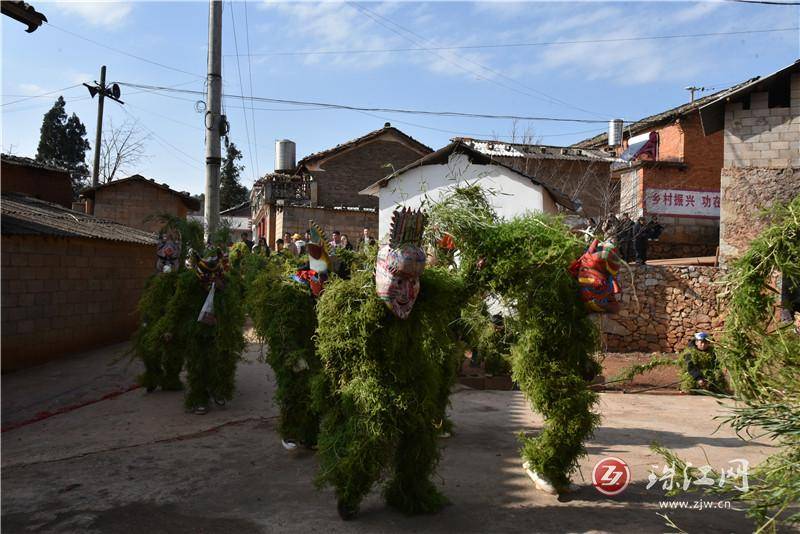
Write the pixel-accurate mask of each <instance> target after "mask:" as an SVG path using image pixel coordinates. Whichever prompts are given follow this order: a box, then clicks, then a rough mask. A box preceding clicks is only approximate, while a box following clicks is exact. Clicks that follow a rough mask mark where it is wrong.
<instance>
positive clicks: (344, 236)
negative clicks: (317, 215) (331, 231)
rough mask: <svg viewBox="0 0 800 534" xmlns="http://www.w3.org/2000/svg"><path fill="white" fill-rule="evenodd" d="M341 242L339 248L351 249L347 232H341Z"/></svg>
mask: <svg viewBox="0 0 800 534" xmlns="http://www.w3.org/2000/svg"><path fill="white" fill-rule="evenodd" d="M341 243H342V246H341V247H340V248H343V249H345V250H353V245H352V244H351V243H350V238H349V237H347V234H342V241H341Z"/></svg>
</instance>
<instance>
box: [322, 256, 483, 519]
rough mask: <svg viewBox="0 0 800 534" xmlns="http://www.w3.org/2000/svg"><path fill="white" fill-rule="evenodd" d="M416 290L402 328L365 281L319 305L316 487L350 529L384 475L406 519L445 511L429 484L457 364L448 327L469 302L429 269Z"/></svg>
mask: <svg viewBox="0 0 800 534" xmlns="http://www.w3.org/2000/svg"><path fill="white" fill-rule="evenodd" d="M420 282H421V291H420V294H419V297H418V298H417V300H416V303H415V304H414V306H413V309H412V310H411V312H410V314H409V316H408V317H407V318H406V319H404V320H403V319H399V318H397V317H396V316H394V315H393V314H392V313H391V311H390V310H389V309H388V308H387V306H386V305H385V303H384V302H383V301H382V300H381V299H380V298H379V297H378V296H377V295H376V290H375V281H374V279H373V274H372V273H371V272H367V271H361V272H358V273H357V274H355V275H354V276H353V278H352V279H350V280H338V281H335V282H333V283H332V284H331V285H330V286H328V287H327V289H326V290H325V292H324V293H323V294H322V297H321V298H320V300H319V303H318V305H317V309H318V317H319V326H318V329H317V340H318V351H319V356H320V359H321V360H322V365H323V369H324V377H325V389H324V390H321V391H320V392H319V393H318V395H319V396H318V398H317V402H318V404H319V405H320V406H321V407H325V411H324V415H323V420H322V429H321V432H320V439H319V455H320V472H319V475H318V478H317V480H318V483H319V484H322V485H324V484H330V485H332V486H333V487H334V488H335V489H336V495H337V497H338V499H339V512H340V515H342V517H343V518H345V519H349V518H351V517H352V516H353V515H355V513H356V511H357V508H358V504H359V503H360V502H361V499H362V498H363V497H364V496H365V495H366V494H367V493H368V492H369V490H370V488H371V487H372V485H373V484H374V483H375V482H377V481H378V480H379V479H380V478H381V477H382V476H383V475H384V474H388V475H389V476H390V478H389V481H388V483H387V485H386V487H385V491H384V495H385V498H386V501H387V503H388V504H390V505H391V506H394V507H395V508H397V509H399V510H401V511H402V512H404V513H408V514H414V513H426V512H433V511H436V510H438V509H439V508H440V507H441V506H442V505H443V504H444V503H445V502H446V499H445V497H444V496H443V495H442V494H441V493H440V492H439V491H438V490H437V489H436V487H435V486H434V484H433V482H432V481H431V480H430V478H431V475H432V474H433V471H434V469H435V467H436V465H437V463H438V461H439V450H438V447H437V443H436V439H437V436H438V434H439V432H440V429H441V426H442V424H443V422H444V419H445V410H446V407H447V402H448V396H449V393H450V386H451V385H452V384H453V381H454V378H455V367H456V365H457V361H458V353H457V349H456V343H455V339H454V336H453V335H452V331H451V321H452V320H453V319H454V318H457V317H458V315H459V313H460V309H461V307H462V305H463V304H464V302H465V297H466V296H467V292H466V291H465V286H464V284H463V283H462V282H461V280H460V278H459V277H457V276H455V275H453V274H452V273H449V272H447V271H445V270H442V269H427V270H426V271H425V272H424V274H423V275H422V277H421V280H420Z"/></svg>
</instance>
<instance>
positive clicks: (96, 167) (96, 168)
mask: <svg viewBox="0 0 800 534" xmlns="http://www.w3.org/2000/svg"><path fill="white" fill-rule="evenodd" d="M99 89H100V91H99V94H100V96H99V97H98V98H97V130H96V131H95V133H94V163H93V164H92V187H97V185H98V184H99V183H100V178H99V176H100V140H101V138H102V135H103V102H104V101H105V99H106V66H105V65H103V66H102V67H100V87H99ZM90 92H91V90H90ZM92 96H94V95H92Z"/></svg>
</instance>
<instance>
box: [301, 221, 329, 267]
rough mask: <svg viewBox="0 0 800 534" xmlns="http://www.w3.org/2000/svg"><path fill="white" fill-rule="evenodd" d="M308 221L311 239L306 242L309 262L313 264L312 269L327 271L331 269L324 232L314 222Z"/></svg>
mask: <svg viewBox="0 0 800 534" xmlns="http://www.w3.org/2000/svg"><path fill="white" fill-rule="evenodd" d="M310 223H311V228H310V229H309V232H310V233H311V241H309V242H308V243H306V250H307V251H308V261H309V264H313V265H312V269H314V270H315V271H317V272H325V273H327V272H328V271H329V270H330V269H331V258H330V253H329V251H328V240H327V239H325V232H323V231H322V228H320V227H319V225H318V224H317V223H316V222H314V221H310ZM323 265H324V267H323Z"/></svg>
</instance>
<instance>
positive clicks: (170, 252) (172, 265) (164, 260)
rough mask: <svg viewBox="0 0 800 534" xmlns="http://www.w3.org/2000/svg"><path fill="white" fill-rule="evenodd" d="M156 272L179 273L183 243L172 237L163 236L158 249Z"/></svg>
mask: <svg viewBox="0 0 800 534" xmlns="http://www.w3.org/2000/svg"><path fill="white" fill-rule="evenodd" d="M156 256H157V257H158V259H157V260H156V270H157V271H158V272H160V273H168V272H172V271H177V270H178V266H179V261H180V256H181V242H180V241H178V240H177V239H174V238H173V237H172V236H170V235H166V236H162V237H161V240H160V241H159V242H158V247H157V248H156Z"/></svg>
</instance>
